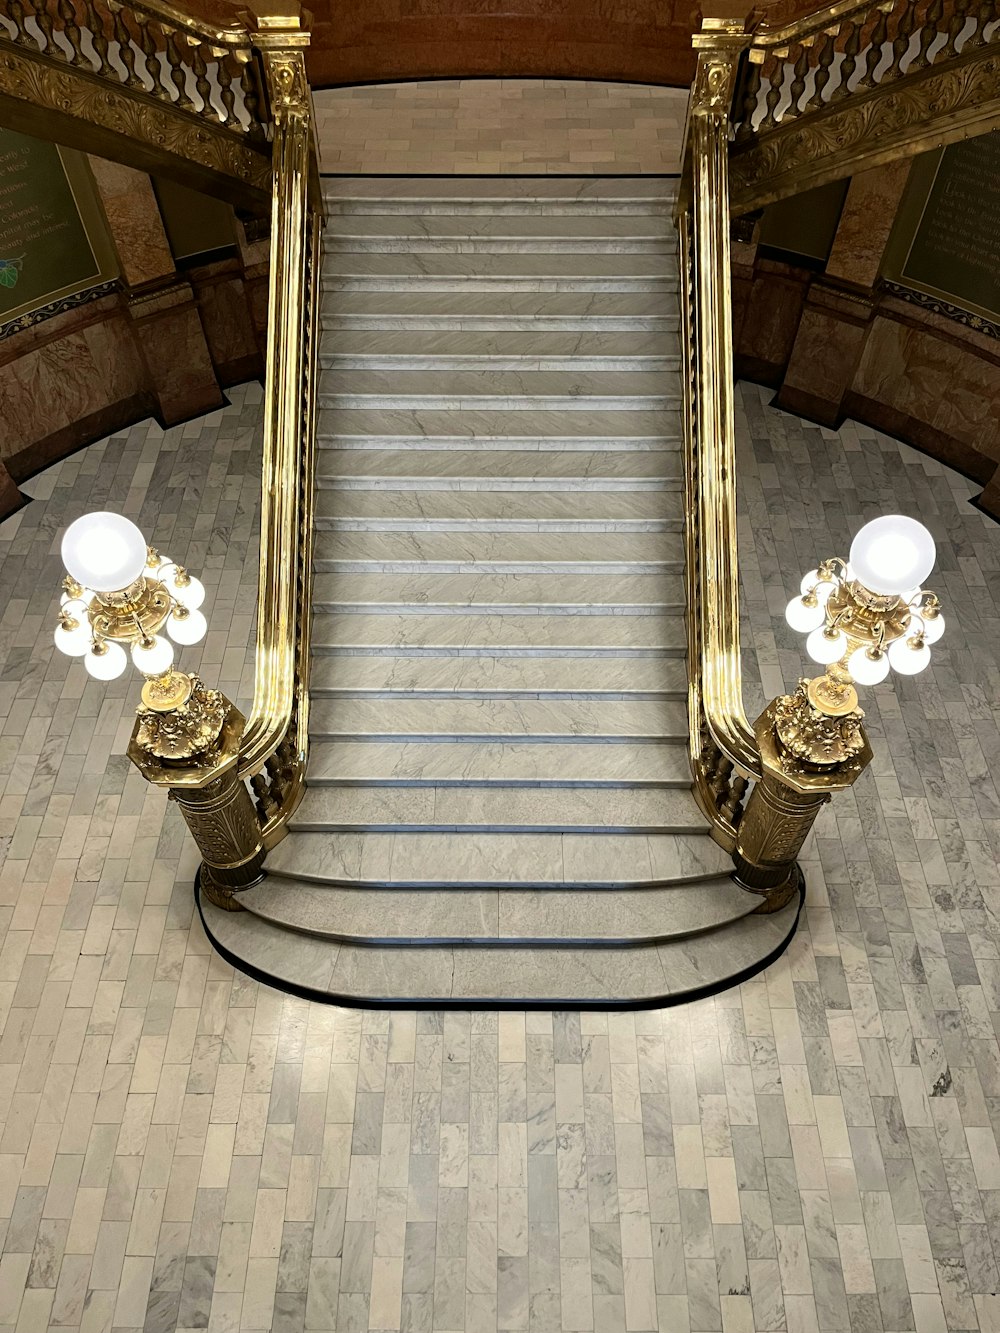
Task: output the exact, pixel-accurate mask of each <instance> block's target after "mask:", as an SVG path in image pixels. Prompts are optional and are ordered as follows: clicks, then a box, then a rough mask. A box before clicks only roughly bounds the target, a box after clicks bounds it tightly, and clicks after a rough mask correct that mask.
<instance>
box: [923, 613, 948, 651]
mask: <svg viewBox="0 0 1000 1333" xmlns="http://www.w3.org/2000/svg"><path fill="white" fill-rule="evenodd" d="M919 623H920V632H921V634H923V636H924V642H925V643H937V641H938V639H940V638H941V636H942V634H944V616H943V615H942V614H941V612H940V611H939V612H938V613H937V615H936V616H935V617H934V618H933V619H932V620H927V619H925V618H924V617H923V616H921V617H920V622H919Z"/></svg>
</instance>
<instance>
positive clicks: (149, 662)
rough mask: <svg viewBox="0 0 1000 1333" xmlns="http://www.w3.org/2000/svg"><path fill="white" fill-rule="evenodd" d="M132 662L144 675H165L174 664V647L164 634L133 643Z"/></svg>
mask: <svg viewBox="0 0 1000 1333" xmlns="http://www.w3.org/2000/svg"><path fill="white" fill-rule="evenodd" d="M132 663H133V665H134V666H135V667H136V668H137V670H139V671H141V672H142V674H143V675H144V676H165V675H166V673H167V672H168V671H169V670H170V668H171V667H172V666H173V664H174V649H173V644H171V642H170V640H169V639H165V638H164V637H163V636H162V634H154V635H153V636H152V638H150V639H145V640H142V639H140V640H139V642H138V643H135V644H133V645H132Z"/></svg>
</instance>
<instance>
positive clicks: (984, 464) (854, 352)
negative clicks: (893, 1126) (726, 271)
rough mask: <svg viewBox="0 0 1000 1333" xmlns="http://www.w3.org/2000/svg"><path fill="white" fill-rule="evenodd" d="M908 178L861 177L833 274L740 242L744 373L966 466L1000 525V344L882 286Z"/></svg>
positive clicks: (738, 339) (739, 346)
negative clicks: (885, 259) (885, 260)
mask: <svg viewBox="0 0 1000 1333" xmlns="http://www.w3.org/2000/svg"><path fill="white" fill-rule="evenodd" d="M908 170H909V163H907V162H902V163H898V164H894V165H893V166H891V167H888V168H886V167H880V168H878V169H877V170H874V171H870V172H865V173H864V174H863V175H860V176H856V177H855V178H854V179H853V180H852V182H851V186H850V189H849V191H848V194H847V199H846V201H845V204H844V210H843V214H842V216H841V220H840V223H839V225H838V228H837V234H836V237H835V239H834V243H833V248H832V250H831V252H830V257H829V259H828V261H827V263H826V267H825V269H824V271H823V272H821V273H817V272H815V271H814V270H813V269H810V268H808V267H806V266H805V265H804V264H803V265H802V266H799V265H797V264H795V263H793V262H785V261H784V260H781V259H777V258H774V257H773V256H768V255H767V254H766V253H759V252H758V247H757V245H756V244H755V243H747V244H741V243H734V245H733V315H734V342H735V353H736V372H737V374H738V375H740V376H741V377H743V378H745V379H749V380H754V381H756V382H757V383H759V384H767V385H771V386H773V387H774V388H775V389H776V390H777V393H776V396H775V399H774V402H775V405H776V406H778V407H782V408H784V409H786V410H787V411H789V412H792V413H795V414H796V415H797V416H801V417H805V418H807V419H808V420H810V421H815V422H818V423H819V424H820V425H823V426H828V427H830V428H832V429H837V428H838V427H839V426H840V425H841V423H842V422H843V421H844V420H845V419H847V418H853V419H854V420H856V421H860V422H864V423H865V424H866V425H868V426H873V427H874V428H875V429H876V430H880V431H884V432H885V433H886V434H888V435H892V436H894V437H895V438H896V439H899V440H903V441H904V442H906V443H907V444H912V445H915V446H916V447H917V448H918V449H921V450H923V451H924V452H925V453H927V454H930V455H931V456H932V457H934V458H938V459H940V460H941V461H942V462H945V463H947V464H949V465H950V466H952V467H954V468H957V469H958V470H959V471H960V472H963V473H964V474H965V475H966V476H968V477H970V478H971V479H972V480H974V481H976V482H978V483H979V484H980V485H981V486H982V487H983V491H982V494H981V495H980V496H979V499H978V503H979V505H980V506H981V507H982V508H983V509H984V510H985V511H986V512H987V513H989V514H991V515H992V516H993V517H994V518H998V519H1000V338H997V337H996V336H994V335H995V332H996V331H995V330H991V328H990V327H989V326H988V325H987V324H986V322H985V321H977V320H975V319H974V318H972V317H965V316H963V312H961V311H959V310H956V309H949V308H947V307H945V306H943V305H942V304H941V303H935V302H927V301H922V300H921V299H920V298H918V297H916V296H915V295H914V294H911V293H908V292H907V291H906V290H905V289H904V288H901V287H899V286H897V285H896V284H892V283H885V282H883V281H881V279H880V278H879V270H880V265H881V261H882V256H883V253H884V250H885V246H886V243H887V241H888V238H889V234H890V231H891V228H892V224H893V220H894V218H895V215H896V209H897V206H898V204H899V200H900V198H901V196H902V191H903V187H904V185H905V182H906V177H907V174H908Z"/></svg>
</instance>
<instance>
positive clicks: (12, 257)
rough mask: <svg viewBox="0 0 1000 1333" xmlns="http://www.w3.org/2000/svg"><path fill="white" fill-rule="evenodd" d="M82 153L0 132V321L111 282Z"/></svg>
mask: <svg viewBox="0 0 1000 1333" xmlns="http://www.w3.org/2000/svg"><path fill="white" fill-rule="evenodd" d="M107 251H108V243H107V235H106V226H105V223H104V218H103V213H102V211H101V208H100V204H99V202H98V201H97V198H96V195H95V192H94V188H93V184H92V181H91V178H90V171H89V168H88V166H87V163H86V158H85V156H84V155H83V154H82V153H75V152H73V151H72V150H70V149H64V148H60V147H58V146H57V145H56V144H53V143H48V142H46V141H45V140H42V139H33V138H31V137H30V136H29V135H27V134H18V133H17V132H16V131H14V130H4V129H0V323H6V322H8V321H9V320H11V319H14V318H16V317H17V316H19V315H23V314H25V313H27V312H30V311H32V310H37V309H38V308H39V307H41V306H45V305H48V304H49V303H50V302H52V301H55V300H58V299H60V298H61V297H65V296H71V295H73V294H74V293H75V292H79V291H83V290H85V289H86V288H88V287H93V286H96V285H97V284H98V283H101V282H105V281H107V280H108V278H110V277H113V276H114V267H113V266H112V265H109V262H108V258H107Z"/></svg>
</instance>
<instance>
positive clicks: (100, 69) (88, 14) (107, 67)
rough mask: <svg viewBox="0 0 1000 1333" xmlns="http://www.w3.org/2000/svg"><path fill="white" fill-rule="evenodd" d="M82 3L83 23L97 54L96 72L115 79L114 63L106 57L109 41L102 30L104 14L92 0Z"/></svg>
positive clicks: (116, 75) (85, 0)
mask: <svg viewBox="0 0 1000 1333" xmlns="http://www.w3.org/2000/svg"><path fill="white" fill-rule="evenodd" d="M82 3H83V14H84V20H83V25H84V27H85V28H86V29H87V30H88V31H89V32H90V40H91V42H92V44H93V47H94V54H95V55H96V56H97V73H98V74H101V75H103V76H104V77H105V78H107V77H108V76H109V75H110V77H111V78H113V79H116V78H117V77H118V73H117V71H116V69H115V67H114V65H112V63H111V61H110V60H109V59H108V51H109V49H110V43H109V42H108V39H107V36H106V35H105V32H104V17H105V16H104V14H103V12H98V9H97V7H96V5H95V4H94V0H82Z"/></svg>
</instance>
